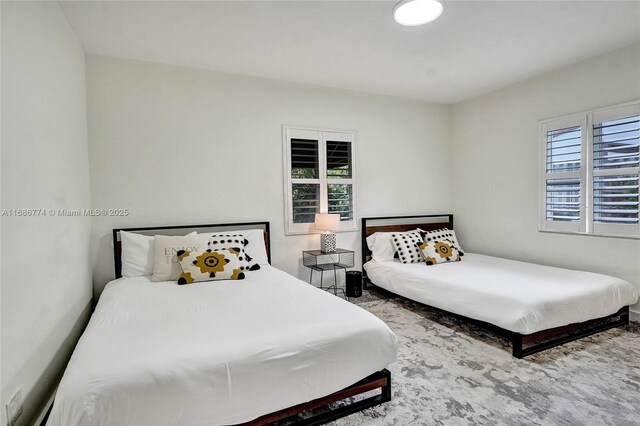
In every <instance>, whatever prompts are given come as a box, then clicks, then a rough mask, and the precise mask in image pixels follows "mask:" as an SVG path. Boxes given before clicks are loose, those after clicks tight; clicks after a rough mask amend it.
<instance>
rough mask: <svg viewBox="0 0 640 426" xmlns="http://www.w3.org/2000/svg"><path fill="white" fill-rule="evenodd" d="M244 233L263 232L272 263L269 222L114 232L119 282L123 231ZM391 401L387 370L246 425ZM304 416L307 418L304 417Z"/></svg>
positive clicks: (334, 414) (313, 421)
mask: <svg viewBox="0 0 640 426" xmlns="http://www.w3.org/2000/svg"><path fill="white" fill-rule="evenodd" d="M241 229H263V230H264V242H265V245H266V249H267V258H268V260H269V262H271V239H270V233H269V229H270V228H269V222H241V223H223V224H207V225H178V226H159V227H158V226H155V227H144V228H118V229H114V230H113V256H114V265H115V276H116V278H121V277H122V259H121V256H122V243H121V241H120V231H127V232H136V233H140V234H143V235H156V234H162V235H185V234H187V233H189V232H192V231H198V232H224V231H225V230H241ZM377 389H379V390H380V392H379V393H376V394H374V395H372V396H371V395H369V396H367V397H363V398H361V399H358V400H356V401H350V402H346V403H344V404H340V405H339V406H332V404H333V403H336V402H338V401H342V400H344V399H346V398H351V397H358V396H359V395H363V394H365V393H367V392H371V391H375V390H377ZM390 400H391V373H390V372H389V371H388V370H387V369H383V370H381V371H378V372H375V373H373V374H371V375H370V376H368V377H365V378H364V379H362V380H360V381H359V382H357V383H354V384H353V385H351V386H349V387H347V388H345V389H342V390H339V391H337V392H334V393H332V394H330V395H327V396H324V397H322V398H318V399H315V400H313V401H308V402H305V403H302V404H298V405H295V406H293V407H289V408H285V409H283V410H279V411H276V412H274V413H269V414H265V415H263V416H261V417H259V418H257V419H255V420H252V421H250V422H246V423H242V425H251V426H258V425H270V424H278V425H285V424H286V425H290V424H296V425H309V426H310V425H321V424H324V423H327V422H330V421H333V420H336V419H339V418H340V417H344V416H347V415H349V414H353V413H356V412H358V411H362V410H364V409H365V408H369V407H373V406H375V405H378V404H382V403H384V402H388V401H390ZM301 414H304V416H300V415H301Z"/></svg>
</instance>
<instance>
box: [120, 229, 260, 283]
mask: <svg viewBox="0 0 640 426" xmlns="http://www.w3.org/2000/svg"><path fill="white" fill-rule="evenodd" d="M242 229H262V230H264V244H265V247H266V249H267V259H268V260H269V263H271V236H270V234H269V222H240V223H218V224H210V225H177V226H148V227H144V228H118V229H114V230H113V260H114V265H115V275H116V278H121V277H122V242H121V241H120V231H126V232H135V233H138V234H143V235H151V236H153V235H158V234H161V235H185V234H188V233H189V232H193V231H196V232H225V231H227V230H242Z"/></svg>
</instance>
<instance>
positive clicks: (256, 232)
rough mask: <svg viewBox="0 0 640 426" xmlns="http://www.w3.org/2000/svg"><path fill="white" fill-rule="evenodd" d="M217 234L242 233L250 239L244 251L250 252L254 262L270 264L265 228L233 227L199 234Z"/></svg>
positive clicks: (208, 236) (209, 236) (209, 235)
mask: <svg viewBox="0 0 640 426" xmlns="http://www.w3.org/2000/svg"><path fill="white" fill-rule="evenodd" d="M215 234H242V235H244V238H245V239H246V240H247V241H248V243H247V245H246V246H245V247H244V252H245V253H246V254H248V255H249V256H250V257H251V258H252V259H253V262H255V263H257V264H259V265H268V264H269V258H268V257H267V248H266V246H265V244H264V230H263V229H231V230H229V231H227V230H224V231H217V232H207V233H201V234H198V235H206V236H207V238H211V236H212V235H215Z"/></svg>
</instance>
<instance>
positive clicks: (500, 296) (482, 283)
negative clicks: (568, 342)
mask: <svg viewBox="0 0 640 426" xmlns="http://www.w3.org/2000/svg"><path fill="white" fill-rule="evenodd" d="M364 268H365V269H366V271H367V276H368V277H369V279H371V281H372V282H373V283H374V284H375V285H377V286H379V287H382V288H384V289H387V290H389V291H391V292H393V293H396V294H399V295H401V296H404V297H407V298H409V299H412V300H415V301H417V302H420V303H424V304H426V305H430V306H434V307H436V308H440V309H444V310H446V311H449V312H453V313H456V314H459V315H463V316H466V317H469V318H473V319H476V320H480V321H485V322H488V323H491V324H494V325H497V326H499V327H502V328H505V329H507V330H511V331H514V332H517V333H522V334H530V333H535V332H536V331H540V330H545V329H549V328H553V327H559V326H562V325H567V324H572V323H576V322H583V321H587V320H589V319H594V318H600V317H604V316H606V315H609V314H613V313H615V312H617V311H618V310H619V309H620V308H622V307H623V306H626V305H632V304H634V303H636V302H637V301H638V292H637V290H636V289H635V288H634V287H633V286H632V285H631V284H630V283H628V282H626V281H623V280H621V279H618V278H614V277H609V276H606V275H600V274H593V273H590V272H581V271H572V270H569V269H562V268H553V267H549V266H541V265H535V264H532V263H524V262H517V261H514V260H507V259H501V258H498V257H491V256H484V255H480V254H473V253H467V254H465V256H464V257H463V258H462V261H460V262H452V263H444V264H438V265H436V266H426V265H425V264H424V263H413V264H402V263H400V262H399V261H397V260H395V261H390V262H376V261H370V262H367V263H366V264H365V266H364Z"/></svg>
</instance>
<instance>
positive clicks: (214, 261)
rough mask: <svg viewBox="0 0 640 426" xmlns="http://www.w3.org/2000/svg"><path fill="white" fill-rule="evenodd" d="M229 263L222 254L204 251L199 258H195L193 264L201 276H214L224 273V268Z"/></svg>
mask: <svg viewBox="0 0 640 426" xmlns="http://www.w3.org/2000/svg"><path fill="white" fill-rule="evenodd" d="M228 262H229V261H228V260H227V259H225V257H224V254H222V253H218V252H217V251H210V250H205V251H204V252H203V253H202V254H200V256H196V260H194V261H193V264H194V265H196V266H197V267H198V268H199V269H200V272H202V273H203V274H215V273H216V272H222V271H224V266H225V265H226V264H227V263H228Z"/></svg>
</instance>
